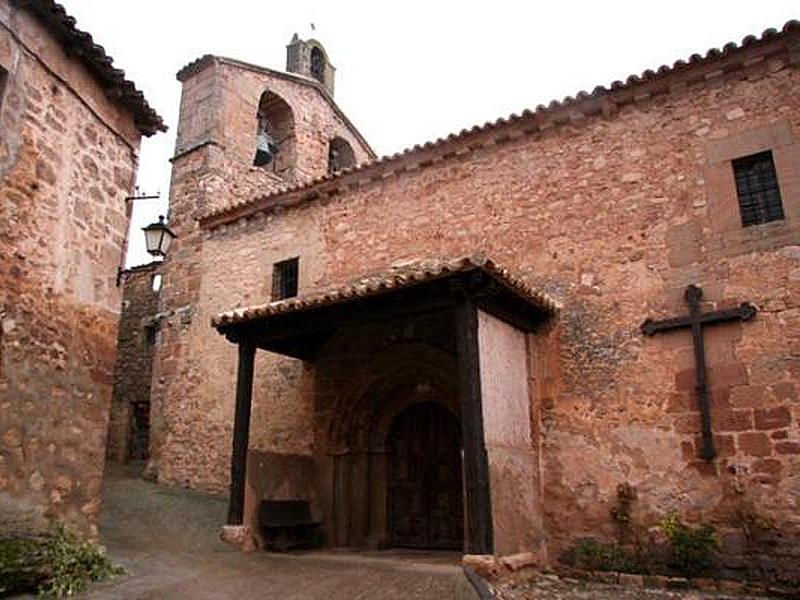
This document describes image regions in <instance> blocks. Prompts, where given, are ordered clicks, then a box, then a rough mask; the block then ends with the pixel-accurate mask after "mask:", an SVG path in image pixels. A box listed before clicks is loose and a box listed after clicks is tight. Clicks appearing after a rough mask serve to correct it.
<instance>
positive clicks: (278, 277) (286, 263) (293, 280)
mask: <svg viewBox="0 0 800 600" xmlns="http://www.w3.org/2000/svg"><path fill="white" fill-rule="evenodd" d="M299 264H300V259H299V258H290V259H289V260H282V261H281V262H277V263H275V264H274V265H273V266H272V299H273V300H283V299H285V298H293V297H294V296H297V275H298V270H299Z"/></svg>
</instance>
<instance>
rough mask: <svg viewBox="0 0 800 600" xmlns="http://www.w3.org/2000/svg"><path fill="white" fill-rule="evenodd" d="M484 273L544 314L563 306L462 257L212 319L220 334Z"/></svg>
mask: <svg viewBox="0 0 800 600" xmlns="http://www.w3.org/2000/svg"><path fill="white" fill-rule="evenodd" d="M473 271H477V272H481V273H484V274H485V275H487V276H488V277H489V278H490V279H492V280H493V281H495V282H497V283H498V284H500V289H501V290H502V291H503V292H504V293H506V294H511V295H513V296H516V297H517V298H518V299H520V300H523V301H524V302H526V303H527V304H529V305H530V306H532V307H533V308H535V309H537V310H538V311H540V312H545V313H551V314H552V313H556V312H558V310H559V308H560V306H559V303H558V302H557V301H556V300H554V299H553V298H551V297H550V296H548V295H547V294H545V293H544V292H541V291H538V290H535V289H533V288H532V287H531V286H529V285H527V284H526V283H525V282H524V281H523V280H522V279H520V278H519V277H516V276H514V275H512V274H511V273H510V272H509V271H508V270H506V269H504V268H502V267H500V266H498V265H497V264H496V263H495V262H493V261H492V260H490V259H488V258H486V257H485V256H482V255H472V256H462V257H459V258H456V259H450V260H435V261H413V262H409V263H405V264H402V265H396V266H394V267H392V268H390V269H389V270H387V271H384V272H381V273H376V274H370V275H364V276H362V277H360V278H358V279H356V280H355V281H352V282H349V283H346V284H344V285H339V286H334V287H330V288H326V289H322V290H318V291H311V292H309V293H307V294H304V295H300V296H295V297H293V298H287V299H285V300H277V301H274V302H267V303H265V304H258V305H255V306H250V307H246V308H236V309H233V310H229V311H225V312H222V313H219V314H217V315H215V316H214V317H212V319H211V325H212V326H213V327H215V328H216V329H217V330H218V331H219V332H220V333H225V331H226V330H228V329H230V328H231V327H233V326H236V325H242V324H244V323H248V322H252V321H259V322H266V321H269V320H270V319H273V318H275V317H279V316H283V315H288V314H296V313H301V312H305V311H311V310H314V309H318V308H322V307H330V306H334V305H339V304H346V303H349V302H354V301H357V300H360V299H366V298H370V297H375V296H381V295H385V294H390V293H392V292H396V291H399V290H403V289H406V288H411V287H415V286H418V285H422V284H425V283H430V282H433V281H437V280H441V279H445V278H448V277H453V276H456V275H460V274H466V273H469V272H473Z"/></svg>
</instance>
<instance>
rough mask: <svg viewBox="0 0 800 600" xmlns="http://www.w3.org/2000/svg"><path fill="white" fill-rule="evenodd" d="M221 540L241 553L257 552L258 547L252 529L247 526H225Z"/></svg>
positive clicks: (221, 533)
mask: <svg viewBox="0 0 800 600" xmlns="http://www.w3.org/2000/svg"><path fill="white" fill-rule="evenodd" d="M219 537H220V539H221V540H222V541H223V542H225V543H226V544H229V545H231V546H233V547H234V548H236V549H237V550H238V551H239V552H255V551H256V550H258V545H257V544H256V540H255V538H254V537H253V535H252V534H251V533H250V528H249V527H247V526H245V525H223V526H222V531H221V532H220V534H219Z"/></svg>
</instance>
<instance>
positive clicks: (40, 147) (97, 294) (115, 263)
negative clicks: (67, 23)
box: [0, 2, 140, 534]
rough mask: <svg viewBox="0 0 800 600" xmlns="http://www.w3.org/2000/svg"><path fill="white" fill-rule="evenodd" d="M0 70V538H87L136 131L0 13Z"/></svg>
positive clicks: (76, 69)
mask: <svg viewBox="0 0 800 600" xmlns="http://www.w3.org/2000/svg"><path fill="white" fill-rule="evenodd" d="M0 66H2V68H3V69H5V70H6V71H7V72H8V79H7V82H6V87H5V93H4V96H3V98H2V105H1V106H0V320H1V322H2V329H1V330H0V533H2V532H4V531H8V530H13V529H20V528H28V527H43V526H46V525H47V524H48V523H49V522H51V521H53V520H56V519H63V520H66V521H68V522H69V523H71V524H72V525H74V526H76V527H78V528H79V529H81V530H83V531H85V532H89V533H92V534H96V528H95V524H96V521H97V514H98V510H99V507H100V485H101V481H102V475H103V463H104V457H105V438H106V426H107V422H108V409H109V403H110V398H111V383H112V376H113V369H114V354H115V352H114V346H115V341H116V332H117V318H118V315H119V303H120V290H119V288H117V286H116V274H117V269H118V267H119V266H120V264H121V263H122V257H123V251H124V247H125V238H126V234H127V227H128V222H129V216H130V215H129V210H128V207H127V206H126V201H125V198H126V197H127V196H128V195H129V194H130V191H131V189H132V185H133V179H134V174H135V167H136V156H137V152H138V146H139V139H140V133H139V132H138V131H137V129H136V127H135V125H134V122H133V116H132V115H131V114H129V113H128V112H126V111H123V110H121V109H119V108H118V107H117V106H116V105H115V104H113V101H112V100H110V99H109V98H108V97H107V96H106V94H105V90H104V89H103V87H101V86H100V85H99V84H98V83H97V82H96V80H95V79H94V78H93V77H92V76H91V75H90V74H89V73H88V72H87V71H86V69H85V68H84V67H83V66H82V64H81V63H79V62H76V59H75V58H70V57H68V56H66V54H65V53H64V50H63V49H62V47H61V46H60V45H59V44H58V43H56V42H55V41H54V40H53V38H52V37H51V36H50V34H49V32H48V31H46V30H45V29H44V28H43V27H42V26H41V25H40V23H39V22H38V21H36V20H35V19H34V18H33V17H31V16H30V15H29V14H28V13H26V12H24V11H22V10H18V9H14V8H11V6H10V3H8V2H3V3H0Z"/></svg>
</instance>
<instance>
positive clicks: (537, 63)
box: [61, 0, 800, 266]
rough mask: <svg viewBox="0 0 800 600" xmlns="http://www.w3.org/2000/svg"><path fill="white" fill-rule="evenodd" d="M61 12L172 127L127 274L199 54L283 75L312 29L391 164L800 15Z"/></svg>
mask: <svg viewBox="0 0 800 600" xmlns="http://www.w3.org/2000/svg"><path fill="white" fill-rule="evenodd" d="M61 2H62V3H63V4H64V6H65V7H66V9H67V11H68V12H69V13H70V14H71V15H73V16H74V17H75V18H76V19H77V21H78V27H79V28H80V29H83V30H85V31H88V32H89V33H91V34H92V36H93V37H94V39H95V41H96V42H97V43H99V44H101V45H102V46H104V47H105V49H106V51H107V52H108V53H109V54H110V55H111V56H112V57H113V58H114V60H115V65H116V66H117V67H118V68H121V69H124V70H125V71H126V73H127V76H128V78H130V79H132V80H133V81H134V82H135V83H136V85H137V86H138V87H139V89H141V90H142V91H143V92H144V93H145V96H146V97H147V99H148V101H149V102H150V104H151V105H152V106H153V107H154V108H155V109H156V110H157V111H158V113H159V114H160V115H161V116H162V117H164V119H165V121H166V123H167V125H168V126H169V128H170V131H169V132H168V133H166V134H159V135H156V136H154V137H152V138H149V139H146V140H145V141H144V142H143V145H142V152H141V161H140V168H139V186H140V189H141V191H142V192H147V193H155V192H160V193H161V196H162V200H161V201H152V200H144V201H139V202H137V204H136V206H135V210H134V222H133V225H132V232H131V243H130V252H129V255H128V260H127V265H128V266H132V265H136V264H141V263H144V262H149V260H150V258H149V256H148V255H147V253H146V252H144V242H143V236H142V234H141V231H140V228H141V227H142V226H143V225H146V224H147V223H149V222H151V221H153V220H155V219H156V218H157V215H158V214H159V213H165V212H166V204H167V203H166V198H167V195H168V191H169V172H170V163H169V162H168V159H169V158H170V156H171V155H172V151H173V149H174V144H175V130H176V124H177V119H178V104H179V100H180V84H179V83H178V81H177V80H176V79H175V73H176V72H177V71H178V69H180V68H181V67H182V66H183V65H185V64H186V63H188V62H190V61H192V60H194V59H195V58H197V57H199V56H201V55H203V54H206V53H210V54H218V55H222V56H229V57H232V58H237V59H240V60H244V61H247V62H252V63H255V64H259V65H263V66H267V67H272V68H278V69H284V68H285V66H286V44H287V43H288V42H289V39H290V38H291V36H292V34H293V33H295V32H298V33H299V34H300V35H301V37H308V36H309V35H310V34H311V28H310V24H311V23H314V25H315V26H316V31H315V32H314V36H315V37H316V38H317V39H318V40H319V41H321V42H322V44H323V45H324V46H325V49H326V50H327V52H328V56H329V58H330V60H331V62H332V63H333V64H334V66H336V68H337V71H336V96H335V98H336V101H337V103H338V104H339V106H340V107H341V108H342V109H343V110H344V111H345V113H347V115H348V116H349V117H350V119H351V120H352V121H353V123H355V125H356V127H358V128H359V129H360V131H361V133H362V134H363V135H364V136H365V137H366V139H367V140H368V141H369V142H370V144H371V145H372V147H373V148H374V149H375V151H376V152H377V153H378V154H379V155H383V154H391V153H393V152H396V151H398V150H401V149H402V148H405V147H407V146H410V145H414V144H417V143H421V142H424V141H427V140H430V139H435V138H437V137H440V136H443V135H447V134H448V133H451V132H454V131H459V130H461V129H462V128H464V127H471V126H472V125H474V124H476V123H484V122H485V121H490V120H491V121H493V120H495V119H497V118H498V117H500V116H506V115H508V114H510V113H512V112H520V111H521V110H523V109H525V108H534V107H535V106H536V105H537V104H547V103H548V102H549V101H550V100H552V99H561V98H563V97H564V96H567V95H571V96H574V95H575V94H576V93H577V92H578V91H579V90H587V91H591V90H592V89H593V88H594V87H595V86H597V85H608V84H609V83H611V82H612V81H614V80H615V79H625V78H626V77H627V76H628V75H630V74H632V73H637V74H638V73H641V72H642V71H644V70H645V69H655V68H657V67H659V66H660V65H662V64H669V65H671V64H672V63H673V62H674V61H675V60H677V59H679V58H683V59H685V58H687V57H688V56H689V55H691V54H692V53H695V52H698V53H701V54H705V51H706V50H707V49H709V48H711V47H722V46H723V45H724V44H725V43H727V42H729V41H734V42H736V43H739V42H740V41H741V39H742V38H743V37H744V36H745V35H747V34H750V33H753V34H756V35H760V33H761V32H762V31H763V30H764V29H766V28H769V27H775V28H780V27H781V26H783V24H784V23H785V22H786V21H788V20H790V19H792V18H800V4H799V3H798V2H797V0H761V1H756V2H754V1H752V0H748V1H746V2H745V1H742V0H727V1H723V0H691V1H687V0H668V1H666V2H654V1H651V2H646V1H641V0H639V1H631V2H627V1H622V0H617V1H613V0H606V1H605V2H599V1H597V0H595V1H591V2H577V1H575V0H572V1H562V2H532V1H531V2H511V1H506V0H492V1H489V2H487V1H485V0H484V1H481V2H471V1H467V0H461V1H452V2H451V1H441V0H426V1H421V0H403V1H402V2H396V1H395V2H379V1H375V0H372V1H370V2H366V1H363V2H357V1H355V0H335V1H333V0H327V1H325V0H288V1H286V2H275V1H270V2H266V1H253V0H250V1H247V0H226V1H225V2H218V1H215V2H209V1H204V0H194V1H190V0H113V1H110V0H61Z"/></svg>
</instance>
